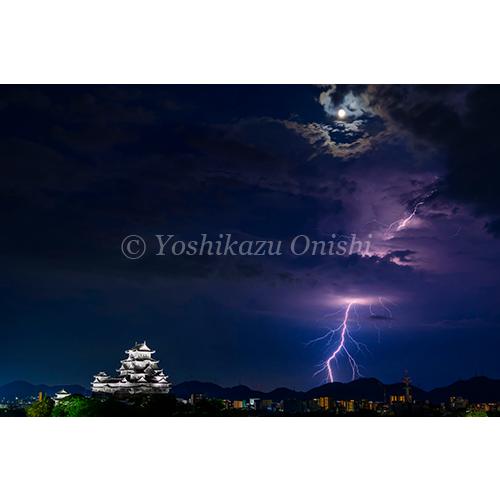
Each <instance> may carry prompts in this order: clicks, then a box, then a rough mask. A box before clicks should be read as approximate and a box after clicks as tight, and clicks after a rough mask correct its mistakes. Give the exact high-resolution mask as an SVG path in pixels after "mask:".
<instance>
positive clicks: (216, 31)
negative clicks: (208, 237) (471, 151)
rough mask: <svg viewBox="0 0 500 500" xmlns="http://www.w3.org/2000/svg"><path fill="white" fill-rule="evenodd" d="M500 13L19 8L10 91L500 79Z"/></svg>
mask: <svg viewBox="0 0 500 500" xmlns="http://www.w3.org/2000/svg"><path fill="white" fill-rule="evenodd" d="M498 9H499V8H498V6H497V5H496V4H495V3H494V2H491V1H487V0H475V1H474V2H473V3H472V2H467V1H463V0H456V1H454V2H452V3H449V2H445V1H441V2H439V1H435V0H420V1H419V2H401V0H378V1H376V2H374V1H373V0H353V1H349V2H347V1H334V0H308V1H307V2H304V1H296V0H288V1H287V2H284V1H278V0H274V1H273V0H253V1H252V2H245V1H240V2H236V1H234V0H211V1H206V0H183V1H182V2H167V1H154V0H143V1H141V2H138V1H137V0H134V1H131V0H107V1H102V0H86V1H76V0H75V1H72V2H68V1H67V0H45V1H40V0H17V1H15V2H8V3H7V2H4V3H3V4H2V7H1V9H0V47H1V49H0V50H1V55H2V57H1V62H0V71H1V77H0V81H2V82H4V83H153V82H155V83H292V82H293V83H330V82H335V83H367V82H369V83H423V82H426V83H453V82H454V83H459V82H460V83H477V82H478V81H480V82H486V81H488V82H497V83H498V82H499V81H500V79H499V68H498V64H496V60H497V53H496V52H497V47H498V35H497V33H498V28H497V20H498V18H499V16H498Z"/></svg>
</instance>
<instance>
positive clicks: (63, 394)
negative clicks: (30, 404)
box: [38, 389, 71, 404]
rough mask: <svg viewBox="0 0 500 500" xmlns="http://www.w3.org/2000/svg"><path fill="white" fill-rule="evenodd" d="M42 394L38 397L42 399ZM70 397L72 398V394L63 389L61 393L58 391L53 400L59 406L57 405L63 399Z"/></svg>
mask: <svg viewBox="0 0 500 500" xmlns="http://www.w3.org/2000/svg"><path fill="white" fill-rule="evenodd" d="M40 394H41V393H40ZM40 394H39V395H38V397H39V398H40ZM68 396H71V394H70V393H69V392H68V391H66V390H65V389H61V390H60V391H57V392H56V393H55V394H54V397H53V398H52V399H53V400H54V402H55V404H57V403H60V402H61V401H62V400H63V399H65V398H67V397H68ZM40 401H41V400H40Z"/></svg>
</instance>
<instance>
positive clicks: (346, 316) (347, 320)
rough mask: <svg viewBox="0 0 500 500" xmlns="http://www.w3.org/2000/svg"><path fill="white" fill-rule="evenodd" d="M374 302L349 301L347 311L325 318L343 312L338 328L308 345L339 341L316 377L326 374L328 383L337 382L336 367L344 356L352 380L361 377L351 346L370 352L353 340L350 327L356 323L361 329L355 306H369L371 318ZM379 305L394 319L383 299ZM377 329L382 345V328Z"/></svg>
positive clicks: (380, 298)
mask: <svg viewBox="0 0 500 500" xmlns="http://www.w3.org/2000/svg"><path fill="white" fill-rule="evenodd" d="M372 300H374V299H366V298H364V299H363V298H361V299H359V298H358V299H349V300H347V301H346V304H347V305H346V306H345V309H340V310H338V311H337V312H336V313H332V314H329V315H327V316H325V317H331V316H333V315H336V314H338V313H340V312H343V314H342V320H341V322H340V324H339V325H338V326H336V327H335V328H330V329H328V331H327V332H326V333H325V334H324V335H322V336H320V337H318V338H315V339H313V340H311V341H310V342H308V344H312V343H315V342H318V341H321V340H327V343H326V345H327V346H328V345H330V344H332V343H333V342H334V341H335V340H336V341H337V343H336V347H335V349H334V350H333V351H332V352H331V354H330V355H329V356H328V357H327V358H326V360H325V361H324V362H323V363H321V365H320V369H319V370H318V371H316V373H315V374H314V375H318V374H320V373H326V375H327V377H326V378H327V381H328V382H333V381H334V380H335V373H334V365H335V364H336V363H338V361H339V358H340V357H341V356H342V355H344V356H345V357H346V358H347V361H348V363H349V366H350V368H351V374H352V380H355V379H356V378H358V377H360V376H361V373H360V368H359V365H358V363H357V361H356V359H355V358H354V356H353V354H352V353H351V346H354V347H355V348H356V352H359V351H362V348H364V349H366V351H368V348H367V346H366V345H365V344H363V343H361V342H358V341H357V340H356V339H355V338H353V336H352V334H351V331H350V330H351V329H350V325H351V324H352V322H353V321H354V323H355V324H357V325H358V329H360V328H361V326H360V324H359V321H358V320H357V319H356V316H357V311H356V309H355V307H354V306H355V305H360V304H361V305H367V306H368V307H369V311H370V316H374V315H375V313H374V311H373V308H372ZM378 303H379V305H380V307H381V308H383V309H384V310H385V312H386V313H387V316H386V318H387V319H392V318H393V316H392V311H391V310H390V309H389V308H388V307H387V305H386V304H385V303H384V301H383V300H382V297H378ZM353 313H356V314H355V315H354V317H352V315H353ZM375 327H376V328H377V331H378V338H379V343H380V328H379V327H378V325H375ZM368 352H369V351H368Z"/></svg>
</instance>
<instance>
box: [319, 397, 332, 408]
mask: <svg viewBox="0 0 500 500" xmlns="http://www.w3.org/2000/svg"><path fill="white" fill-rule="evenodd" d="M318 404H319V407H320V408H321V409H322V410H326V411H328V410H333V409H334V408H335V400H334V399H333V398H331V397H330V396H321V397H320V398H319V401H318Z"/></svg>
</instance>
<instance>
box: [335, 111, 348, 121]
mask: <svg viewBox="0 0 500 500" xmlns="http://www.w3.org/2000/svg"><path fill="white" fill-rule="evenodd" d="M346 115H347V113H346V111H345V109H342V108H340V109H339V110H338V111H337V117H338V118H339V119H340V120H343V119H344V118H345V117H346Z"/></svg>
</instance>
